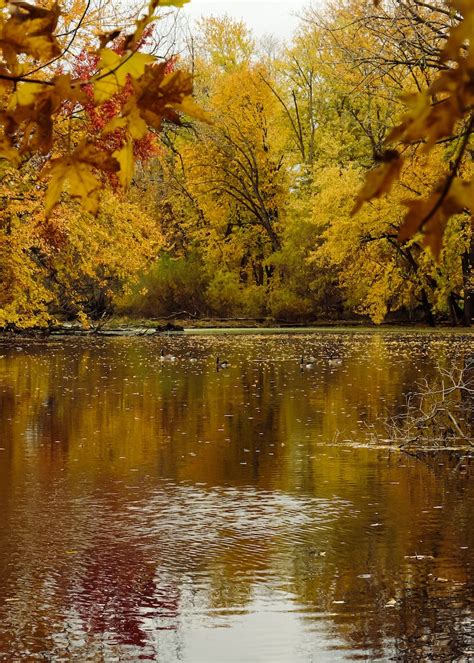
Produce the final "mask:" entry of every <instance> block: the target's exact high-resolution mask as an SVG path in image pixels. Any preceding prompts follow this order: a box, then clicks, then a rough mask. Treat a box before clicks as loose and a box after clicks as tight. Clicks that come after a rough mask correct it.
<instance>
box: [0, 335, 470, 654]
mask: <svg viewBox="0 0 474 663" xmlns="http://www.w3.org/2000/svg"><path fill="white" fill-rule="evenodd" d="M162 350H163V352H164V354H165V355H167V354H172V355H173V357H175V358H174V359H172V358H165V360H163V359H162V358H160V357H161V351H162ZM473 352H474V336H472V335H469V334H461V333H459V334H455V333H452V334H439V333H394V332H383V333H360V332H352V331H342V332H338V331H333V332H316V333H307V334H306V333H303V334H291V333H284V334H279V335H254V334H247V335H206V334H200V335H195V336H193V335H189V336H188V335H184V336H169V337H150V338H148V337H143V338H112V339H100V338H60V337H58V338H54V339H50V340H48V341H38V340H26V339H23V338H17V339H15V340H14V341H13V342H10V341H9V342H7V341H6V340H3V341H0V514H1V516H0V660H2V661H8V662H9V663H10V662H11V661H24V660H28V661H30V660H31V661H35V660H38V661H55V662H56V661H71V660H74V661H80V662H82V661H106V662H107V663H108V662H111V661H141V660H144V661H147V660H148V661H159V662H162V663H174V662H175V661H183V662H185V663H231V662H234V661H235V662H239V663H242V662H248V663H260V662H263V663H309V662H313V661H316V662H319V661H322V662H328V663H331V662H332V661H350V660H370V661H372V660H373V661H389V660H397V661H424V660H430V661H472V660H474V619H473V614H472V600H473V596H474V592H473V589H474V586H473V585H474V582H473V578H474V574H473V571H474V554H473V553H474V527H473V518H472V514H473V512H474V509H473V507H474V489H473V485H472V481H471V480H470V474H471V465H470V458H469V457H468V455H467V454H458V455H456V456H455V457H454V458H453V457H452V455H449V454H447V453H442V452H441V453H439V454H438V455H436V456H435V457H434V458H426V459H420V458H415V457H411V456H408V455H406V454H402V453H401V452H399V451H397V450H396V449H393V448H390V447H389V445H388V444H380V445H372V446H371V444H370V443H369V442H370V440H371V439H372V438H373V433H374V432H377V431H378V432H379V433H380V436H382V437H383V431H384V426H383V422H384V421H385V419H386V418H387V416H390V415H391V414H393V413H396V412H397V411H399V410H400V408H402V406H403V402H404V394H405V393H406V392H407V391H408V390H410V389H411V388H413V385H414V384H415V383H416V382H417V381H419V380H420V379H421V378H425V377H429V376H430V375H432V374H433V372H434V371H435V370H436V367H437V365H441V366H453V365H457V364H458V363H459V362H462V361H464V360H465V358H466V356H468V355H472V353H473ZM302 355H304V356H305V357H310V356H311V355H312V356H313V357H314V359H313V360H312V361H311V362H310V361H309V360H307V362H308V363H312V366H310V367H308V368H304V369H303V370H302V369H301V366H300V361H301V356H302ZM216 357H219V358H220V361H223V360H224V359H225V360H227V361H228V362H230V366H229V367H227V368H220V369H219V370H218V367H217V366H216Z"/></svg>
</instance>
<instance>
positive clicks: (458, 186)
mask: <svg viewBox="0 0 474 663" xmlns="http://www.w3.org/2000/svg"><path fill="white" fill-rule="evenodd" d="M402 203H403V205H405V207H408V212H407V213H406V215H405V217H404V219H403V223H402V225H401V226H400V229H399V232H398V239H399V241H400V242H406V241H408V240H410V239H412V238H413V237H414V236H415V235H416V234H417V233H418V232H422V233H423V243H424V244H425V246H429V247H430V248H431V250H432V252H433V255H434V256H435V258H436V259H437V260H439V256H440V253H441V249H442V246H443V235H444V231H445V228H446V225H447V223H448V221H449V219H450V218H451V217H452V216H454V215H456V214H460V213H461V212H463V211H466V210H467V209H471V208H474V183H473V182H465V181H463V180H461V179H460V178H455V179H454V180H453V181H452V182H451V181H450V182H449V186H448V185H447V184H446V182H442V183H440V184H439V185H438V186H437V187H436V189H435V190H434V191H432V192H431V194H430V195H429V196H428V198H419V199H414V200H404V201H402Z"/></svg>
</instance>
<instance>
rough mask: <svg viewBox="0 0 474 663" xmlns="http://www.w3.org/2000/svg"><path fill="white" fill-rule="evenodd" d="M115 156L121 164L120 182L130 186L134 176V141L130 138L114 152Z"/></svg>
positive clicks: (124, 185)
mask: <svg viewBox="0 0 474 663" xmlns="http://www.w3.org/2000/svg"><path fill="white" fill-rule="evenodd" d="M112 156H113V157H115V159H116V160H117V161H118V163H119V164H120V170H119V171H118V178H119V181H120V184H121V185H122V186H123V187H128V185H129V184H130V182H131V181H132V177H133V167H134V159H133V143H132V141H130V140H128V141H126V143H125V144H124V146H123V147H122V148H121V149H120V150H116V151H115V152H113V154H112Z"/></svg>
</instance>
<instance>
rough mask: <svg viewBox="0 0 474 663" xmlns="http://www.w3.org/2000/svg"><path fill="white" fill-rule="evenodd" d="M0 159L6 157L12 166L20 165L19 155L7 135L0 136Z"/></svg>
mask: <svg viewBox="0 0 474 663" xmlns="http://www.w3.org/2000/svg"><path fill="white" fill-rule="evenodd" d="M0 159H6V160H7V161H10V163H12V164H13V165H14V166H19V165H20V155H19V154H18V151H17V150H15V148H14V147H13V145H12V144H11V142H10V140H9V139H8V138H7V136H0Z"/></svg>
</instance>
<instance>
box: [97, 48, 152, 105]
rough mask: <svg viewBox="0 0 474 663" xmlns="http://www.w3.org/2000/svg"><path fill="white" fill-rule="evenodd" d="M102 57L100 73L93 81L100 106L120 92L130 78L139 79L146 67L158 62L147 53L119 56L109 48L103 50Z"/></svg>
mask: <svg viewBox="0 0 474 663" xmlns="http://www.w3.org/2000/svg"><path fill="white" fill-rule="evenodd" d="M100 56H101V57H100V71H99V73H98V74H97V76H96V77H94V79H93V82H94V100H95V101H96V103H98V104H101V103H103V102H104V101H107V100H108V99H110V98H111V97H113V96H114V95H115V94H117V93H118V92H120V90H121V89H122V88H123V87H124V85H125V83H126V82H127V78H128V76H131V77H132V78H139V77H140V76H141V75H142V74H143V72H144V71H145V67H146V66H147V65H149V64H152V63H153V62H155V61H156V60H155V58H154V57H153V56H152V55H147V54H146V53H137V52H135V53H126V54H125V55H118V54H117V53H115V51H112V50H110V49H108V48H103V49H102V50H101V51H100Z"/></svg>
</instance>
